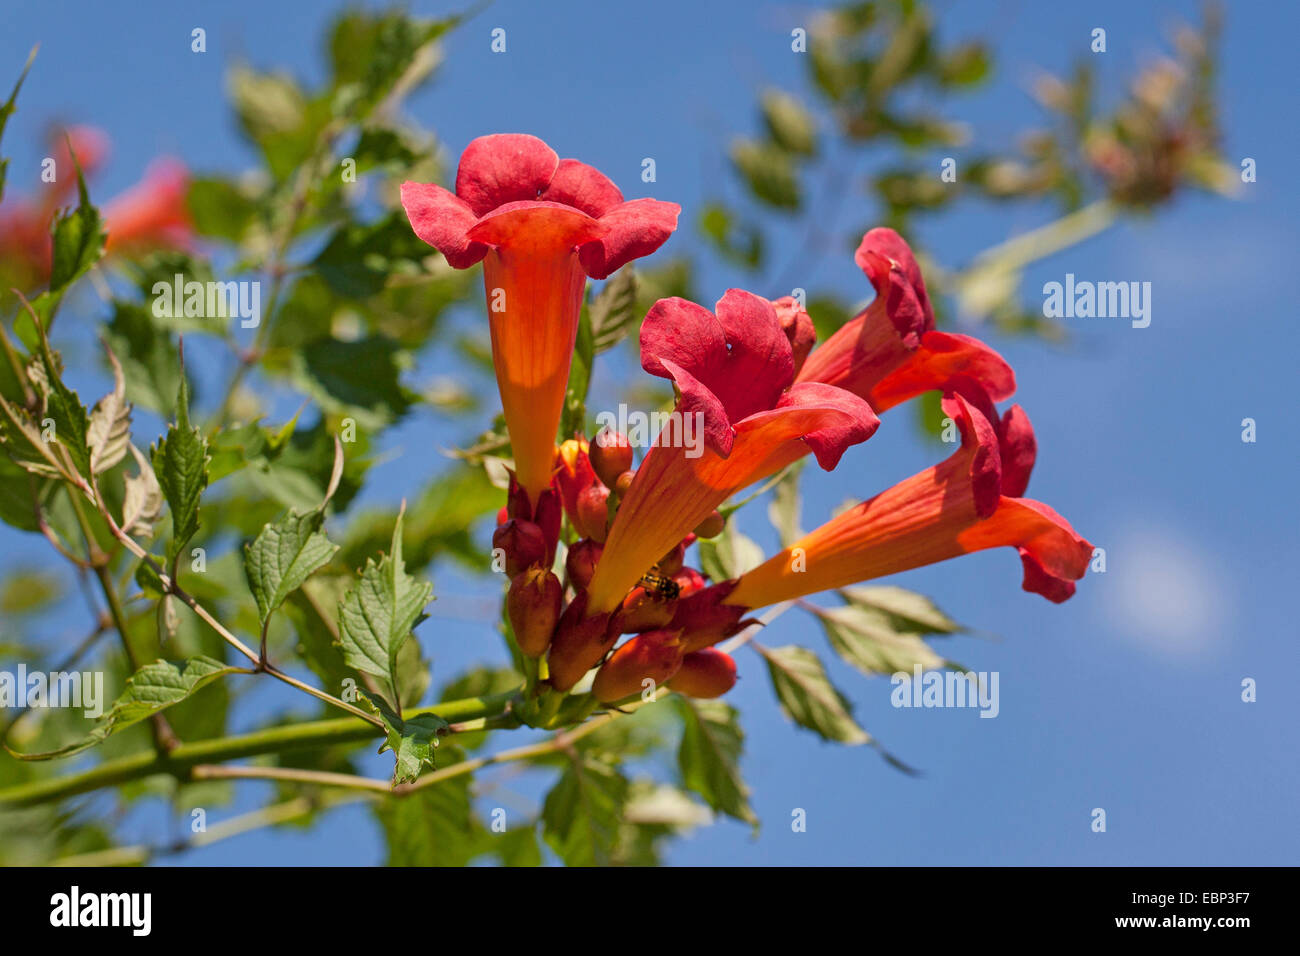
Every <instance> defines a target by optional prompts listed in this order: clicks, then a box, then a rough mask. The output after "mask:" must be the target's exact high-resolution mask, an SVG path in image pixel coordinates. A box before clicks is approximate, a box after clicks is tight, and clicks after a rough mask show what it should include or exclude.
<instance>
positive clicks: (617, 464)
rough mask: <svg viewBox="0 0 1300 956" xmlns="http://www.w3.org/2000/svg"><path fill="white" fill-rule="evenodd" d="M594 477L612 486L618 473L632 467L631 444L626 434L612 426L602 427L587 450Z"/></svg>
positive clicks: (616, 479)
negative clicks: (594, 472) (594, 473)
mask: <svg viewBox="0 0 1300 956" xmlns="http://www.w3.org/2000/svg"><path fill="white" fill-rule="evenodd" d="M587 454H588V456H589V457H590V458H591V467H592V468H593V469H595V471H596V477H598V478H599V479H600V480H601V481H603V482H604V483H605V485H606V486H607V487H610V488H613V487H614V485H615V483H617V481H618V477H619V475H621V474H622V473H623V472H625V471H627V470H628V469H629V468H631V467H632V445H631V443H630V442H628V440H627V436H626V435H624V434H623V433H622V432H619V431H615V430H614V429H612V428H602V429H601V430H600V431H598V432H597V433H596V437H595V439H594V440H593V441H592V443H591V446H590V447H589V448H588V450H587Z"/></svg>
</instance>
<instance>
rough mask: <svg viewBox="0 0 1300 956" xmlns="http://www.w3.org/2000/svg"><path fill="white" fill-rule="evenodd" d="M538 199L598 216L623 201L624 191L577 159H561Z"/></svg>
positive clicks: (598, 171) (599, 172) (596, 170)
mask: <svg viewBox="0 0 1300 956" xmlns="http://www.w3.org/2000/svg"><path fill="white" fill-rule="evenodd" d="M541 198H542V199H546V200H549V201H551V202H562V203H564V204H565V205H568V206H573V207H574V208H575V209H580V210H582V211H583V212H585V213H586V214H587V215H588V216H595V217H596V218H598V219H599V218H600V217H601V216H603V215H604V214H605V213H607V212H608V211H609V210H610V209H612V208H613V207H615V206H618V205H621V204H622V202H623V194H622V193H621V192H619V189H618V187H617V186H615V185H614V184H613V182H611V181H610V178H609V177H608V176H606V175H605V174H604V173H602V172H601V171H600V170H598V169H596V168H594V167H592V166H588V165H587V164H586V163H580V162H578V161H577V160H576V159H562V160H560V164H559V165H558V166H557V167H556V168H555V175H554V176H552V177H551V184H550V185H549V186H547V187H546V191H545V192H543V193H542V195H541Z"/></svg>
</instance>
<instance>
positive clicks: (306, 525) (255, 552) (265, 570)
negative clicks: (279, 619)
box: [244, 510, 339, 627]
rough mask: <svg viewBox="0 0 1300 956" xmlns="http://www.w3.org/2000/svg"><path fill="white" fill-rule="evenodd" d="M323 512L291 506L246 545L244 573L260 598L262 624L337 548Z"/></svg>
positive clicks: (258, 599)
mask: <svg viewBox="0 0 1300 956" xmlns="http://www.w3.org/2000/svg"><path fill="white" fill-rule="evenodd" d="M324 522H325V515H324V513H323V512H321V511H319V510H317V511H309V512H307V513H306V514H299V513H298V512H297V511H296V510H290V511H289V513H288V514H286V515H285V516H284V517H283V518H281V519H280V520H278V521H276V522H275V523H274V524H268V525H267V526H266V527H264V528H263V529H262V533H261V534H259V535H258V536H257V538H256V539H254V540H253V541H252V542H251V543H249V544H246V545H245V546H244V573H245V574H246V575H247V577H248V587H249V590H250V591H252V592H253V597H254V598H256V599H257V612H258V616H259V617H260V618H261V622H262V626H263V627H265V626H266V622H267V619H268V618H269V617H270V616H271V614H272V612H274V611H275V609H276V608H278V607H279V606H280V605H281V604H283V603H284V599H285V598H287V597H288V596H289V595H290V594H292V593H293V592H294V591H296V590H298V588H300V587H302V584H303V582H304V581H306V580H307V578H309V577H310V576H311V575H312V573H313V572H315V571H317V570H318V569H320V568H322V567H324V566H325V565H326V564H328V563H329V561H330V559H331V558H333V557H334V554H335V552H337V551H338V549H339V548H338V545H336V544H333V543H332V542H331V541H330V540H329V538H327V537H326V536H325V532H324V531H322V530H321V526H322V525H323V524H324Z"/></svg>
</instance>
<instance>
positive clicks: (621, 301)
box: [588, 266, 638, 355]
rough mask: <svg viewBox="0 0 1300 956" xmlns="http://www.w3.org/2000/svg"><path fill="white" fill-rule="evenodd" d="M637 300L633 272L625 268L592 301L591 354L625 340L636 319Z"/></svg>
mask: <svg viewBox="0 0 1300 956" xmlns="http://www.w3.org/2000/svg"><path fill="white" fill-rule="evenodd" d="M636 301H637V278H636V272H635V270H633V269H632V268H631V267H630V266H625V267H624V268H622V269H620V270H619V271H618V272H616V273H614V275H613V276H612V277H611V278H610V279H609V281H608V282H606V283H605V286H604V288H602V289H601V290H600V294H599V295H597V296H596V297H595V298H594V299H592V301H591V307H590V309H589V310H588V315H589V316H590V318H591V344H592V351H593V354H595V355H599V354H600V353H601V352H604V351H606V350H608V349H611V348H613V347H614V346H615V345H618V343H619V342H621V341H623V339H625V338H627V336H628V334H629V333H631V331H632V329H633V326H634V325H635V323H636V321H637V319H638V315H637V308H636Z"/></svg>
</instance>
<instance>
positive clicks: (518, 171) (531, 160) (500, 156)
mask: <svg viewBox="0 0 1300 956" xmlns="http://www.w3.org/2000/svg"><path fill="white" fill-rule="evenodd" d="M559 162H560V158H559V157H558V156H556V155H555V150H553V149H551V147H549V146H547V145H546V144H545V143H544V142H542V141H541V140H540V139H538V138H537V137H536V136H528V135H527V134H524V133H497V134H494V135H492V136H480V137H479V138H478V139H476V140H474V141H473V142H471V143H470V144H469V145H468V146H466V147H465V152H463V153H461V154H460V167H459V168H458V169H457V171H456V195H457V196H459V197H460V198H461V199H463V200H465V202H466V203H468V204H469V207H470V209H472V210H473V211H474V214H475V215H478V216H482V215H484V214H485V213H488V212H491V211H492V210H493V209H495V208H496V207H497V206H502V205H505V204H506V203H509V202H519V201H521V200H527V199H536V198H537V197H538V196H540V195H541V194H542V193H543V192H544V191H545V190H546V187H547V186H548V185H549V184H550V182H551V177H552V176H553V175H555V169H556V166H558V165H559Z"/></svg>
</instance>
